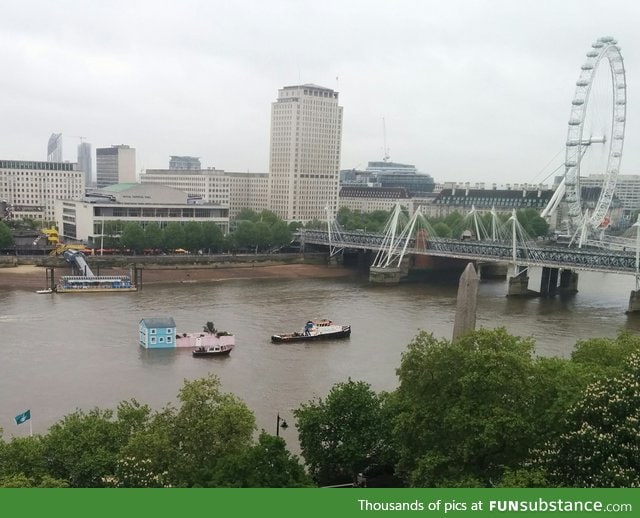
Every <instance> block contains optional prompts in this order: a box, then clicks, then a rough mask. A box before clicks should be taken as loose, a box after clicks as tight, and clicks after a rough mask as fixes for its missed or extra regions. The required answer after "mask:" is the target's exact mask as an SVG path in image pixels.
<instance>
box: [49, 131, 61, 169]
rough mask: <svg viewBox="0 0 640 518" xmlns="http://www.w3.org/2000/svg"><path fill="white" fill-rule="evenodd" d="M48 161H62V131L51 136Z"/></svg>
mask: <svg viewBox="0 0 640 518" xmlns="http://www.w3.org/2000/svg"><path fill="white" fill-rule="evenodd" d="M47 162H62V133H52V134H51V136H50V137H49V143H48V144H47Z"/></svg>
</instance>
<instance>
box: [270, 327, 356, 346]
mask: <svg viewBox="0 0 640 518" xmlns="http://www.w3.org/2000/svg"><path fill="white" fill-rule="evenodd" d="M349 336H351V326H343V328H342V330H340V331H334V332H332V333H319V334H316V335H305V334H302V333H287V334H283V335H273V336H272V337H271V341H272V342H274V343H282V342H314V341H317V340H334V339H336V338H348V337H349Z"/></svg>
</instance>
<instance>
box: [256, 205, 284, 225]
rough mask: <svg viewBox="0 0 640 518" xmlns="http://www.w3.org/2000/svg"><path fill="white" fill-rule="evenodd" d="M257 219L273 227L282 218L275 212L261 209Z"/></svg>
mask: <svg viewBox="0 0 640 518" xmlns="http://www.w3.org/2000/svg"><path fill="white" fill-rule="evenodd" d="M255 221H262V222H264V223H266V224H267V225H269V226H270V227H271V226H273V225H275V224H276V223H278V222H279V221H282V220H281V219H280V218H279V217H278V216H277V215H276V213H275V212H272V211H270V210H267V209H264V210H262V211H260V214H258V217H257V219H256V220H255Z"/></svg>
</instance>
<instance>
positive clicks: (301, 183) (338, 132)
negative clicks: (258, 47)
mask: <svg viewBox="0 0 640 518" xmlns="http://www.w3.org/2000/svg"><path fill="white" fill-rule="evenodd" d="M341 140H342V107H341V106H338V92H335V91H333V90H331V89H329V88H323V87H321V86H316V85H312V84H306V85H298V86H286V87H284V88H282V89H281V90H279V91H278V100H277V101H276V102H274V103H272V105H271V146H270V157H269V208H270V209H271V210H272V211H273V212H275V213H276V214H277V215H278V216H280V217H281V218H282V219H284V220H287V221H310V220H313V219H324V218H325V207H328V208H329V209H330V210H331V211H332V212H333V213H335V212H336V210H337V205H338V188H339V171H340V149H341Z"/></svg>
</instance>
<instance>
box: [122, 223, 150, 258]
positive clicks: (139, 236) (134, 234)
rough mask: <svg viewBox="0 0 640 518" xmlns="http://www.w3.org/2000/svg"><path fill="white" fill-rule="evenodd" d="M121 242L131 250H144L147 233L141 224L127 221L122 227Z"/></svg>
mask: <svg viewBox="0 0 640 518" xmlns="http://www.w3.org/2000/svg"><path fill="white" fill-rule="evenodd" d="M120 243H121V244H122V246H123V247H125V248H128V249H129V250H133V251H135V252H142V250H143V249H144V246H145V235H144V230H143V228H142V227H141V226H140V224H138V223H133V222H129V223H126V224H125V225H124V228H123V229H122V235H121V236H120Z"/></svg>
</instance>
